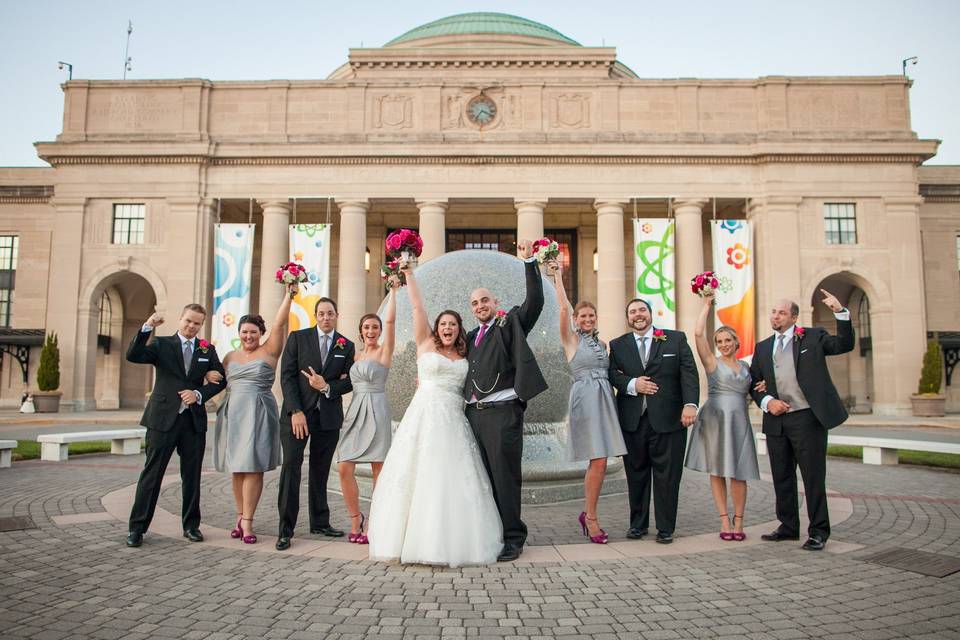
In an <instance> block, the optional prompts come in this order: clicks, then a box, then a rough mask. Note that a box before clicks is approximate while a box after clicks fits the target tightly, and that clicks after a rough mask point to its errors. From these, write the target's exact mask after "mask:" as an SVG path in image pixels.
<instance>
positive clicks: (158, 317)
mask: <svg viewBox="0 0 960 640" xmlns="http://www.w3.org/2000/svg"><path fill="white" fill-rule="evenodd" d="M144 324H146V325H148V326H151V327H153V328H154V329H156V328H157V327H159V326H160V325H162V324H163V315H162V314H160V313H159V312H157V311H154V312H153V314H152V315H151V316H150V317H149V318H147V321H146V322H145V323H144Z"/></svg>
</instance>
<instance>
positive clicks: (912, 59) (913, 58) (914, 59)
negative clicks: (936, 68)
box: [900, 56, 920, 77]
mask: <svg viewBox="0 0 960 640" xmlns="http://www.w3.org/2000/svg"><path fill="white" fill-rule="evenodd" d="M919 60H920V58H918V57H917V56H910V57H909V58H904V59H903V60H901V61H900V66H901V67H902V68H903V75H904V77H906V75H907V63H908V62H909V63H910V64H917V62H918V61H919Z"/></svg>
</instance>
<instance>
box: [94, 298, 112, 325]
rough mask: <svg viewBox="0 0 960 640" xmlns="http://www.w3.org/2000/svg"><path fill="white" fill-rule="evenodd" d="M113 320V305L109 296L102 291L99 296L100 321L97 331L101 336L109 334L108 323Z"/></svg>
mask: <svg viewBox="0 0 960 640" xmlns="http://www.w3.org/2000/svg"><path fill="white" fill-rule="evenodd" d="M112 322H113V305H111V304H110V296H108V295H107V292H106V291H104V292H103V295H101V296H100V323H99V329H98V330H97V332H98V333H99V334H100V335H102V336H109V335H110V324H111V323H112Z"/></svg>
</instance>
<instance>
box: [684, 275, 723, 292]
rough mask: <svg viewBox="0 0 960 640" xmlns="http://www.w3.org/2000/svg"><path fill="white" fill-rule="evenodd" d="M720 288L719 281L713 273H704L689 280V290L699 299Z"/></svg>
mask: <svg viewBox="0 0 960 640" xmlns="http://www.w3.org/2000/svg"><path fill="white" fill-rule="evenodd" d="M719 288H720V281H719V280H718V279H717V276H716V274H714V273H713V271H704V272H703V273H698V274H697V275H695V276H694V277H692V278H690V289H691V290H692V291H693V292H694V293H695V294H697V295H698V296H700V297H703V296H704V294H707V293H712V292H713V291H716V290H717V289H719Z"/></svg>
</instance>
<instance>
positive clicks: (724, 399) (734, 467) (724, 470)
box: [686, 294, 766, 541]
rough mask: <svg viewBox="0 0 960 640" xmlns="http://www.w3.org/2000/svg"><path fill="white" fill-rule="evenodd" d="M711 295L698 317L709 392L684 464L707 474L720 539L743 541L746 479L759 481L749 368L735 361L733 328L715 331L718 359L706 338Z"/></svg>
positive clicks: (698, 341) (698, 340)
mask: <svg viewBox="0 0 960 640" xmlns="http://www.w3.org/2000/svg"><path fill="white" fill-rule="evenodd" d="M713 298H714V296H713V294H707V295H705V296H704V298H703V309H702V310H701V311H700V317H699V318H698V319H697V327H696V333H695V337H696V344H697V353H698V354H699V355H700V362H701V363H702V364H703V369H704V371H705V372H706V374H707V384H708V387H707V388H708V396H707V401H706V402H705V403H704V405H703V407H701V409H700V413H699V414H698V415H697V421H696V423H695V424H694V425H693V430H692V431H691V433H690V448H689V449H688V450H687V461H686V466H687V467H689V468H690V469H694V470H696V471H703V472H706V473H709V474H710V489H711V491H712V492H713V500H714V502H715V503H716V505H717V513H718V514H719V515H720V538H721V539H722V540H736V541H741V540H746V539H747V534H745V533H744V532H743V511H744V509H745V508H746V504H747V480H759V479H760V469H759V467H758V466H757V451H756V448H755V445H754V442H753V428H752V427H751V426H750V417H749V416H748V414H747V394H748V393H749V391H750V367H749V365H747V364H746V363H744V362H741V361H740V360H738V359H737V350H738V349H739V348H740V339H739V338H738V337H737V332H736V331H734V330H733V329H732V328H731V327H727V326H722V327H720V328H719V329H717V330H716V331H714V332H713V341H714V343H715V344H716V347H717V351H719V352H720V357H719V358H717V357H715V356H714V354H713V349H712V348H711V345H710V344H709V343H708V342H707V316H708V315H709V314H710V308H711V306H712V305H713ZM765 390H766V385H764V383H763V382H762V381H761V382H760V383H758V385H757V391H760V392H763V391H765ZM728 478H729V480H730V493H731V494H732V496H733V514H734V515H733V527H731V526H730V518H729V516H728V512H727V484H726V481H727V479H728Z"/></svg>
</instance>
